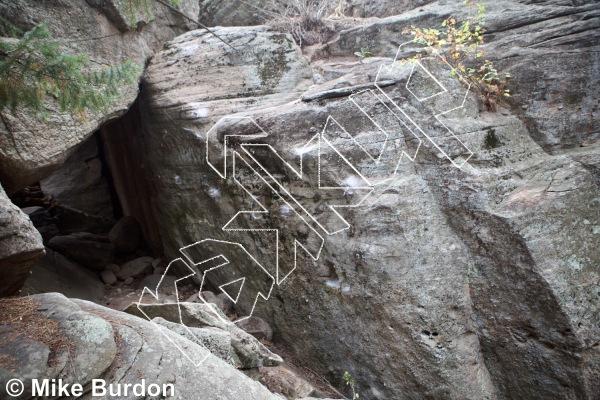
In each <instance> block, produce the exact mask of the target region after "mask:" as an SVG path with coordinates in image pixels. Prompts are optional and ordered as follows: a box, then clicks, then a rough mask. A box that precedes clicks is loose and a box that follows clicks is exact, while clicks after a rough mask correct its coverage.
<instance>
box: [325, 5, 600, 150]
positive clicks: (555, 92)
mask: <svg viewBox="0 0 600 400" xmlns="http://www.w3.org/2000/svg"><path fill="white" fill-rule="evenodd" d="M574 3H575V4H574ZM485 5H486V22H487V25H486V29H487V32H486V36H485V39H486V43H487V45H486V46H485V48H486V58H489V59H490V60H492V61H494V62H495V64H496V66H497V67H498V69H499V70H501V71H506V72H510V73H511V75H512V76H513V78H512V79H511V81H510V82H511V83H510V88H511V93H512V96H513V97H512V102H511V103H512V104H514V107H512V108H513V112H514V113H515V115H517V116H519V117H520V118H521V119H522V120H523V121H524V122H525V123H526V124H527V128H528V131H529V132H530V134H531V137H532V138H533V139H534V140H535V141H536V143H538V144H539V145H540V146H542V148H544V150H545V151H548V152H550V153H560V152H562V151H563V150H564V149H570V148H573V147H576V146H579V145H582V144H584V145H585V144H588V143H593V142H595V141H597V140H598V138H599V137H600V133H599V132H600V126H599V125H598V124H599V122H598V121H600V118H599V117H598V112H599V111H598V110H599V109H600V108H599V107H598V100H597V97H596V96H594V95H593V94H592V93H591V92H590V91H589V88H592V87H596V86H598V85H599V84H600V74H598V73H597V72H596V68H597V65H598V63H599V61H598V56H597V54H598V53H597V52H596V49H597V47H598V35H597V31H598V29H599V28H600V5H599V4H598V3H597V2H593V1H580V2H570V1H548V2H526V1H522V2H519V1H496V2H488V3H486V4H485ZM466 11H467V9H466V8H465V7H464V6H463V5H462V4H461V2H434V3H433V4H429V5H426V6H423V7H421V8H418V9H414V10H412V11H409V12H407V13H404V14H402V15H399V16H392V17H389V18H384V19H381V20H379V21H377V22H376V23H373V24H368V25H363V26H358V27H355V28H352V29H348V30H345V31H342V32H341V33H340V35H339V37H338V38H337V39H336V40H335V41H333V42H332V43H330V44H328V45H327V46H325V48H324V49H323V50H322V51H321V53H320V56H321V57H331V56H337V57H346V56H348V55H351V54H353V53H354V52H355V51H357V49H360V48H362V47H368V48H369V50H370V51H371V52H372V53H373V55H374V56H378V57H385V56H387V57H393V56H394V55H395V54H396V51H397V49H398V45H399V44H401V43H403V42H405V41H408V40H410V37H409V36H406V35H403V34H402V33H401V32H402V31H403V30H404V29H405V28H407V27H410V26H418V27H429V28H440V24H441V21H443V20H444V19H445V18H446V17H447V16H449V15H452V16H454V17H456V18H457V19H459V20H460V18H461V16H462V17H464V16H465V12H466ZM549 54H551V55H552V56H551V57H549V56H548V55H549Z"/></svg>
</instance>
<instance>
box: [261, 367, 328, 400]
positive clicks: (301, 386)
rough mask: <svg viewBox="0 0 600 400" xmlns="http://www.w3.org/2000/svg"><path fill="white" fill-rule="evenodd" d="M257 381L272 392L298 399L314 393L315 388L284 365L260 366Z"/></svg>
mask: <svg viewBox="0 0 600 400" xmlns="http://www.w3.org/2000/svg"><path fill="white" fill-rule="evenodd" d="M259 381H260V382H262V383H263V384H264V385H265V386H267V387H268V388H269V389H270V390H271V391H272V392H274V393H281V394H283V395H285V396H286V397H288V398H292V399H298V398H301V397H306V396H310V395H314V394H316V393H315V392H316V390H315V388H314V387H313V386H312V385H311V384H310V383H308V382H307V381H306V380H304V379H302V378H301V377H299V376H298V375H297V374H296V373H294V372H293V371H291V370H290V369H288V368H286V367H284V366H278V367H274V368H261V369H260V378H259Z"/></svg>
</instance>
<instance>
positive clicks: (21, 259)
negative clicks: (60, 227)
mask: <svg viewBox="0 0 600 400" xmlns="http://www.w3.org/2000/svg"><path fill="white" fill-rule="evenodd" d="M43 255H44V245H43V243H42V237H41V236H40V234H39V232H38V231H37V230H36V229H35V227H34V226H33V224H32V223H31V220H30V219H29V217H27V215H26V214H24V213H23V212H22V211H21V210H20V209H19V207H17V206H15V205H14V204H13V203H12V202H11V201H10V199H9V198H8V196H6V193H4V189H3V188H2V187H1V186H0V297H4V296H11V295H15V294H17V293H18V292H19V290H20V289H21V287H22V286H23V283H24V282H25V280H26V279H27V278H28V277H29V275H30V274H31V268H32V267H33V266H34V265H35V263H36V260H37V259H39V258H40V257H42V256H43Z"/></svg>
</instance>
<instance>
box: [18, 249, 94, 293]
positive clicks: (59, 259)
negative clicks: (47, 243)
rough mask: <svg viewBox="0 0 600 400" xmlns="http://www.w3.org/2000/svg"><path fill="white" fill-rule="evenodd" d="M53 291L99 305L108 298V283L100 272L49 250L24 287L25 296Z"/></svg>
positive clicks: (36, 265) (37, 264) (32, 271)
mask: <svg viewBox="0 0 600 400" xmlns="http://www.w3.org/2000/svg"><path fill="white" fill-rule="evenodd" d="M52 292H56V293H61V294H64V295H65V296H67V297H72V298H76V299H83V300H89V301H95V302H97V303H99V302H100V301H101V300H102V298H103V297H104V284H103V282H102V280H100V277H99V276H98V274H97V273H96V272H94V271H91V270H90V269H89V268H84V267H82V266H81V265H79V264H77V263H75V262H73V261H72V260H69V259H68V258H66V257H65V256H63V255H62V254H61V253H58V252H56V251H53V250H52V249H49V248H46V255H45V256H44V257H42V258H40V259H39V260H38V262H37V263H36V264H35V265H34V266H33V269H32V270H31V276H29V278H28V279H27V280H26V281H25V283H24V284H23V294H27V295H32V294H38V293H52Z"/></svg>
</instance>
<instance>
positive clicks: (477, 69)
mask: <svg viewBox="0 0 600 400" xmlns="http://www.w3.org/2000/svg"><path fill="white" fill-rule="evenodd" d="M463 4H465V5H468V7H469V13H468V17H467V18H466V19H465V20H464V21H457V20H456V19H455V18H453V17H450V18H448V19H446V20H444V21H443V22H442V26H441V28H440V29H435V28H431V29H429V28H415V27H412V28H411V29H409V30H405V32H404V33H410V34H412V35H413V36H414V38H413V41H414V42H416V43H419V44H422V45H424V51H425V53H426V54H431V55H436V56H440V57H441V59H442V60H443V61H445V62H446V63H448V65H450V66H452V68H453V70H451V72H450V73H451V75H452V76H453V77H456V74H457V73H456V71H458V73H459V74H460V77H458V78H459V79H461V80H466V82H464V83H468V84H470V85H471V87H472V88H473V90H474V91H475V92H477V93H478V94H479V95H480V97H481V99H482V101H483V104H484V105H485V106H486V108H487V109H488V111H495V110H496V106H497V105H498V104H501V103H503V102H504V99H505V98H506V97H509V96H510V90H509V89H508V88H507V80H508V79H509V78H510V74H508V73H500V72H498V70H497V69H496V67H495V66H494V64H493V63H492V62H491V61H490V60H488V59H485V49H484V48H483V47H482V46H483V44H484V39H483V34H484V32H485V28H484V23H485V6H484V5H483V4H481V3H476V2H474V1H463ZM414 58H416V59H419V58H422V55H421V53H420V54H419V55H417V56H416V57H414ZM482 60H483V61H482Z"/></svg>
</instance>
